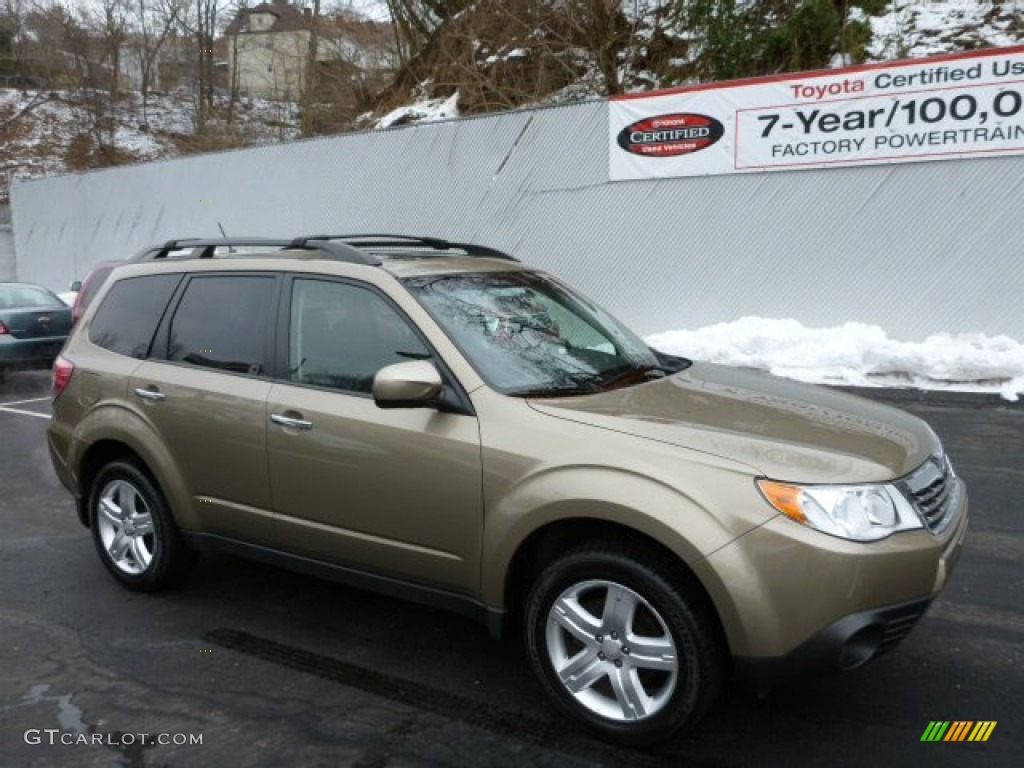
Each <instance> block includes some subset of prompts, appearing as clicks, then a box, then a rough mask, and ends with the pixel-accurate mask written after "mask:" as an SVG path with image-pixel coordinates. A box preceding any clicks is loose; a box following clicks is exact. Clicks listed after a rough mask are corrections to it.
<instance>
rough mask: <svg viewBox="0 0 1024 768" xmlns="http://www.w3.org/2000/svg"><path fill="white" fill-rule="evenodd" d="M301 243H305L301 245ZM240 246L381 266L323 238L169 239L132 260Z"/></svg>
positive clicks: (205, 255)
mask: <svg viewBox="0 0 1024 768" xmlns="http://www.w3.org/2000/svg"><path fill="white" fill-rule="evenodd" d="M299 240H302V242H299ZM239 247H257V248H278V249H281V250H285V249H287V248H298V249H303V250H308V251H318V252H320V253H321V254H322V255H323V256H324V257H325V258H328V259H331V260H334V261H346V262H350V263H352V264H367V265H370V266H374V267H377V266H380V264H381V261H380V259H378V258H376V257H375V256H372V255H370V254H367V253H364V252H362V251H360V250H357V249H356V248H354V247H352V246H351V245H349V244H347V243H332V242H329V240H327V239H324V238H320V239H318V238H305V239H303V238H299V239H292V240H285V239H278V238H267V237H222V238H210V239H204V238H182V239H178V240H168V241H167V242H165V243H164V244H163V245H159V246H153V247H150V248H147V249H145V250H143V251H141V252H139V253H137V254H136V255H135V256H134V257H132V261H159V260H160V259H166V258H167V257H168V256H169V255H170V253H171V252H172V251H185V250H189V251H191V253H190V254H189V258H192V259H212V258H213V257H214V256H215V255H216V252H217V249H218V248H228V249H231V250H233V249H235V248H239Z"/></svg>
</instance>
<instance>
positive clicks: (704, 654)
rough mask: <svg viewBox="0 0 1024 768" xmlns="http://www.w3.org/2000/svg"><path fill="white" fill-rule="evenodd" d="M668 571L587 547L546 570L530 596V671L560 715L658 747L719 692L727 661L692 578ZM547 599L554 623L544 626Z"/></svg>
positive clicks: (653, 558) (653, 557) (612, 548)
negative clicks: (565, 680) (630, 644)
mask: <svg viewBox="0 0 1024 768" xmlns="http://www.w3.org/2000/svg"><path fill="white" fill-rule="evenodd" d="M672 566H673V564H672V563H671V561H670V559H669V558H667V557H665V558H663V557H661V556H659V555H658V554H657V553H647V552H645V551H643V550H642V549H640V548H635V549H634V548H630V547H626V546H619V545H616V544H612V543H603V542H598V543H591V544H588V545H584V546H581V547H579V548H577V549H575V550H572V551H570V552H568V553H567V554H565V555H564V556H562V557H561V558H559V559H558V560H556V561H555V562H554V563H552V564H551V565H550V566H548V567H547V569H546V570H545V571H544V572H543V573H542V574H541V576H540V578H539V579H538V580H537V582H536V584H535V585H534V586H533V589H532V590H531V592H530V596H529V598H528V600H527V604H526V616H525V621H526V642H527V651H528V653H529V657H530V663H531V664H532V665H533V668H534V672H536V674H537V676H538V678H539V679H540V681H541V684H542V685H543V686H544V688H545V690H546V691H547V692H548V694H549V695H550V696H551V697H552V698H553V699H554V700H555V701H556V702H557V703H558V704H559V706H560V707H561V708H562V709H564V710H565V711H566V712H568V713H569V714H570V715H571V716H572V717H574V718H575V719H576V720H578V721H580V722H582V723H583V724H584V725H586V726H588V727H589V728H591V729H592V730H594V731H596V733H597V734H598V735H600V736H602V737H603V738H606V739H609V740H613V741H616V742H619V743H626V744H633V745H640V746H643V745H650V744H654V743H657V742H660V741H664V740H666V739H668V738H669V737H671V736H673V735H674V734H676V733H678V732H679V731H680V730H681V729H683V728H684V727H686V726H689V725H692V724H694V723H696V722H697V720H699V719H700V717H701V716H703V714H704V713H705V712H706V711H707V709H708V707H710V706H711V704H712V702H713V701H714V700H715V698H716V697H717V696H718V693H719V691H720V689H721V687H722V684H723V682H724V679H725V674H726V658H727V655H726V648H725V643H724V641H723V639H722V634H721V630H720V628H719V625H718V622H717V620H716V618H715V616H714V615H713V613H712V609H711V608H710V606H709V605H708V604H707V603H708V601H707V599H706V598H704V597H703V595H702V594H700V592H699V591H698V587H696V585H694V584H693V583H692V578H691V579H690V580H688V579H687V578H686V574H685V573H683V572H682V571H681V569H678V568H673V567H672ZM556 601H557V602H558V605H559V610H558V612H557V614H558V615H559V616H560V620H558V621H556V620H555V619H554V618H552V620H551V621H552V623H551V624H549V617H553V616H554V615H555V614H553V613H552V609H553V608H554V606H555V603H556ZM609 605H612V606H614V608H620V609H621V610H622V611H624V613H623V614H622V616H617V615H615V610H614V608H613V609H612V610H611V611H608V610H606V609H607V607H608V606H609ZM630 605H632V606H634V607H633V608H632V611H631V612H630V608H629V606H630ZM627 617H628V621H627ZM568 624H572V625H573V626H574V627H575V629H574V630H569V629H568V628H567V626H568ZM613 635H614V637H613ZM581 638H582V639H581ZM631 639H632V641H633V642H634V645H635V646H636V647H635V648H630V647H629V643H630V642H631ZM669 643H670V645H669ZM673 658H674V659H675V668H674V670H672V669H671V666H672V659H673ZM556 663H558V664H560V667H561V669H562V670H563V674H564V675H566V677H567V679H568V680H569V681H570V682H568V683H563V680H562V677H561V676H560V675H559V672H558V671H557V670H556V668H555V664H556ZM569 684H572V685H574V686H577V687H578V688H579V690H577V691H576V692H575V693H574V692H572V691H570V690H569V688H568V687H567V686H568V685H569ZM631 707H633V708H632V709H631ZM645 708H646V711H644V709H645Z"/></svg>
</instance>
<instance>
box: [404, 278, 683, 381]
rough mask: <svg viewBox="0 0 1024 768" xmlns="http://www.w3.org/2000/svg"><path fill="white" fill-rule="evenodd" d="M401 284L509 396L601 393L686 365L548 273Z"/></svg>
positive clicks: (414, 280)
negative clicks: (646, 341)
mask: <svg viewBox="0 0 1024 768" xmlns="http://www.w3.org/2000/svg"><path fill="white" fill-rule="evenodd" d="M404 282H405V285H406V287H407V288H408V289H409V291H410V292H411V293H412V295H413V296H415V297H416V298H417V299H418V300H419V301H420V303H421V304H423V305H424V306H425V307H426V309H427V310H428V311H429V312H430V313H431V314H432V315H433V317H434V319H436V320H437V322H438V323H439V324H440V325H441V326H442V327H443V328H444V330H445V331H446V332H447V333H448V335H449V336H450V337H451V339H452V340H453V341H454V342H455V344H456V345H457V346H458V347H459V349H460V350H461V351H462V353H463V354H464V355H466V357H467V358H468V360H469V362H470V363H471V364H472V365H473V367H474V368H475V369H476V370H477V372H478V373H479V374H480V376H481V377H482V378H483V379H484V380H485V381H486V382H487V383H488V384H489V385H490V386H491V387H493V388H494V389H496V390H498V391H499V392H503V393H505V394H509V395H523V396H527V395H528V396H544V395H560V394H574V393H575V394H579V393H584V392H597V391H600V390H602V389H605V388H607V387H610V386H613V385H616V384H625V383H629V380H630V379H632V378H633V377H634V376H635V377H636V378H637V379H643V378H645V377H647V376H663V375H665V373H669V372H673V371H674V370H679V368H680V367H682V366H680V365H679V364H678V363H677V364H676V365H673V364H672V363H671V360H675V361H679V359H678V358H674V359H669V358H667V357H666V356H662V355H659V354H658V353H656V352H654V351H653V350H651V348H650V347H648V346H647V345H646V344H645V343H644V342H643V341H642V340H641V339H640V338H639V337H638V336H636V334H634V333H633V332H632V331H630V330H629V329H627V328H626V327H624V326H623V325H622V324H621V323H619V322H618V321H617V320H615V319H614V318H612V317H611V316H610V315H608V314H607V313H606V312H605V311H604V310H602V309H600V308H599V307H596V306H595V305H593V304H592V303H590V302H589V301H587V300H586V299H583V298H581V297H580V296H578V295H576V294H574V293H572V292H571V291H570V290H569V289H568V288H566V287H565V286H563V285H561V284H560V283H558V282H557V281H555V280H553V279H552V278H550V277H547V276H546V275H540V274H537V273H534V272H490V273H479V272H478V273H473V274H460V275H440V276H436V275H435V276H432V277H417V278H410V279H407V280H405V281H404Z"/></svg>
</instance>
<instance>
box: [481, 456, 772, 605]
mask: <svg viewBox="0 0 1024 768" xmlns="http://www.w3.org/2000/svg"><path fill="white" fill-rule="evenodd" d="M714 472H717V473H721V474H727V475H729V477H728V478H717V479H714V487H715V500H716V503H718V504H725V505H729V504H730V503H733V504H736V505H744V506H747V507H749V508H750V509H751V510H755V511H757V512H761V511H762V509H764V512H763V515H762V516H763V517H764V518H767V517H770V516H771V512H770V510H767V509H765V508H766V505H764V503H763V501H762V500H760V499H759V498H756V491H755V490H754V487H753V482H751V481H750V479H749V478H745V477H737V475H738V473H736V472H733V471H730V470H726V469H719V470H714ZM712 481H713V479H712V478H709V479H708V482H712ZM541 500H542V503H538V501H541ZM755 504H756V506H753V505H755ZM579 519H596V520H604V521H607V522H610V523H615V524H617V525H620V526H624V527H626V528H630V529H633V530H635V531H637V532H638V533H641V534H644V535H645V536H648V537H650V538H652V539H654V540H655V541H658V542H660V543H661V544H662V545H664V546H665V547H667V548H668V549H669V550H671V551H672V552H673V553H675V554H676V556H678V557H679V558H680V560H682V561H683V562H684V563H686V564H687V565H688V566H689V567H690V568H691V570H696V567H697V565H698V563H700V562H701V561H703V560H704V559H705V558H706V557H707V556H708V555H710V554H711V553H713V552H715V551H717V550H718V549H721V548H722V547H724V546H726V545H727V544H729V542H731V541H733V540H735V539H736V538H737V537H738V536H741V535H742V534H743V533H745V532H746V531H748V530H750V529H751V528H753V527H755V526H756V525H758V524H759V523H760V522H762V520H761V519H760V517H759V516H757V515H756V514H755V515H752V516H751V517H749V518H747V519H746V521H745V522H743V523H740V524H738V523H737V519H738V518H737V517H736V516H735V515H722V514H720V513H719V514H716V513H715V511H714V510H712V509H710V508H709V507H708V505H707V504H705V503H701V502H700V501H698V500H696V499H695V498H692V497H690V496H687V495H685V494H684V493H682V492H681V491H680V490H679V489H677V488H675V487H673V486H670V485H667V484H666V483H663V482H660V481H658V480H656V479H653V478H650V477H646V476H642V475H638V474H635V473H632V472H628V471H625V470H621V469H616V468H613V467H608V466H573V467H560V468H552V469H547V470H544V471H541V472H538V473H536V474H533V475H531V476H529V477H527V478H525V479H524V480H522V481H521V482H519V483H517V484H516V485H515V486H514V487H513V488H511V489H510V490H509V491H508V492H507V493H505V494H504V495H503V496H502V497H501V498H500V499H497V500H495V501H493V502H492V503H490V504H489V505H488V508H487V521H486V525H485V530H484V543H483V569H482V574H481V593H482V597H483V599H484V601H485V602H486V603H487V604H488V605H491V606H496V607H504V602H505V586H506V579H507V577H508V574H509V569H510V564H511V562H512V559H513V558H514V557H515V554H516V552H517V551H518V550H519V548H520V546H522V544H523V542H525V541H526V540H527V538H529V536H530V535H531V534H532V533H534V532H535V531H537V530H540V529H541V528H543V527H544V526H546V525H549V524H551V523H555V522H559V521H564V520H579Z"/></svg>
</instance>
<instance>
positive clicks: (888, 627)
mask: <svg viewBox="0 0 1024 768" xmlns="http://www.w3.org/2000/svg"><path fill="white" fill-rule="evenodd" d="M931 602H932V598H931V597H923V598H920V599H918V600H910V601H908V602H906V603H900V604H898V605H890V606H886V607H884V608H875V609H873V610H870V611H860V612H858V613H854V614H851V615H849V616H844V617H843V618H842V619H840V620H839V621H836V622H833V623H832V624H830V625H829V626H827V627H826V628H825V629H823V630H821V631H820V632H819V633H818V634H816V635H815V636H814V637H812V638H811V639H810V640H808V641H807V642H805V643H804V644H803V645H801V646H799V647H797V648H796V649H795V650H793V651H790V652H789V653H787V654H786V655H785V656H777V657H771V658H767V657H766V658H736V659H734V660H733V661H734V664H735V668H736V676H737V678H739V680H740V682H741V683H743V684H744V685H747V686H749V687H751V688H754V689H755V690H767V689H768V688H772V687H773V686H775V685H778V684H779V683H782V682H786V681H787V680H795V679H799V678H801V677H810V676H814V675H820V674H827V673H829V672H840V671H845V670H848V669H855V668H857V667H859V666H861V665H863V664H866V663H868V662H869V661H871V660H872V659H875V658H877V657H878V656H881V655H882V654H883V653H885V652H886V651H890V650H892V649H893V648H895V647H896V646H897V645H898V644H899V642H900V641H901V640H902V639H903V638H905V637H906V636H907V635H908V634H910V630H912V629H913V628H914V626H915V625H916V624H917V622H918V620H919V619H920V618H921V617H922V616H924V613H925V611H926V610H928V606H929V605H931Z"/></svg>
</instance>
